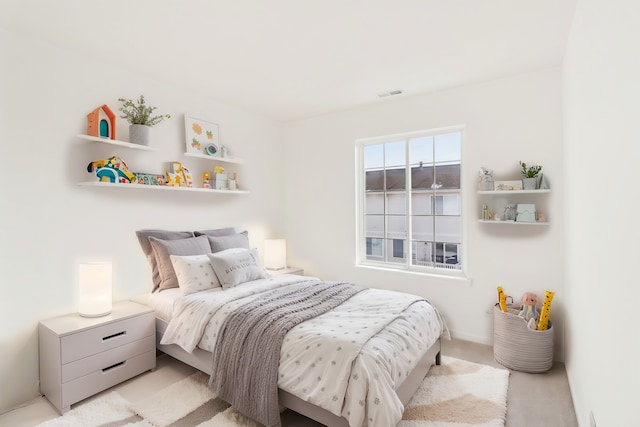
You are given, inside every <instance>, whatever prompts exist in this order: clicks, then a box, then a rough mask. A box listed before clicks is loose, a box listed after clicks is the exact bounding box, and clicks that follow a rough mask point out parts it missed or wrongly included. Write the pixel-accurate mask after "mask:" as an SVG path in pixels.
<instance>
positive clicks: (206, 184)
mask: <svg viewBox="0 0 640 427" xmlns="http://www.w3.org/2000/svg"><path fill="white" fill-rule="evenodd" d="M210 180H211V173H209V172H205V173H203V174H202V188H211V182H210Z"/></svg>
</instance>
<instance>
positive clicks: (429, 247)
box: [356, 127, 463, 273]
mask: <svg viewBox="0 0 640 427" xmlns="http://www.w3.org/2000/svg"><path fill="white" fill-rule="evenodd" d="M462 136H463V133H462V128H461V127H456V128H447V129H440V130H434V131H424V132H414V133H410V134H403V135H394V136H389V137H379V138H369V139H363V140H358V141H356V150H357V159H358V164H357V170H358V180H357V185H358V227H357V228H358V235H357V248H358V255H357V259H358V264H366V265H380V266H386V267H392V268H402V269H408V270H416V271H423V272H439V273H446V272H455V271H461V270H462V266H463V259H462V207H461V186H460V182H461V179H460V168H461V163H462V155H461V152H462Z"/></svg>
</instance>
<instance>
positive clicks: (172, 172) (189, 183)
mask: <svg viewBox="0 0 640 427" xmlns="http://www.w3.org/2000/svg"><path fill="white" fill-rule="evenodd" d="M167 185H168V186H170V187H193V178H192V177H191V172H189V169H187V168H185V167H184V166H182V163H180V162H171V163H169V167H168V170H167Z"/></svg>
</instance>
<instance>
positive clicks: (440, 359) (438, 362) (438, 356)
mask: <svg viewBox="0 0 640 427" xmlns="http://www.w3.org/2000/svg"><path fill="white" fill-rule="evenodd" d="M441 364H442V358H441V354H440V352H438V354H436V365H438V366H440V365H441Z"/></svg>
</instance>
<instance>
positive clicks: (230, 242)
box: [207, 231, 251, 253]
mask: <svg viewBox="0 0 640 427" xmlns="http://www.w3.org/2000/svg"><path fill="white" fill-rule="evenodd" d="M207 238H208V239H209V245H211V252H213V253H216V252H220V251H224V250H226V249H234V248H243V249H251V246H249V232H248V231H243V232H242V233H236V234H230V235H227V236H209V235H208V236H207Z"/></svg>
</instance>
